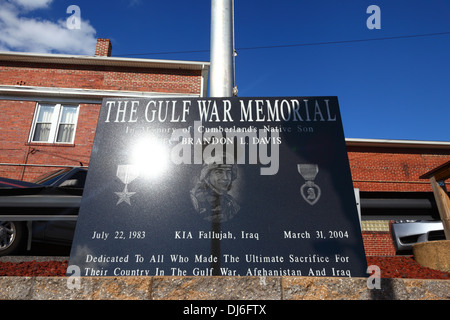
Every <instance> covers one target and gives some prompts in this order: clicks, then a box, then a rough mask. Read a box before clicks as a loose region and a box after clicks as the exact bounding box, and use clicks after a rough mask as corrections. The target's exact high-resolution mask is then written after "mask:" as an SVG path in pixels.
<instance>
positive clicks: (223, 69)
mask: <svg viewBox="0 0 450 320" xmlns="http://www.w3.org/2000/svg"><path fill="white" fill-rule="evenodd" d="M233 94H234V0H211V67H210V86H209V96H210V97H213V98H226V97H232V96H233ZM211 229H212V232H213V234H220V233H221V223H220V216H218V217H213V220H212V223H211ZM220 247H221V240H220V239H216V238H215V237H213V239H212V240H211V255H212V256H213V257H215V262H213V263H211V269H212V275H215V276H217V275H220V262H221V254H220Z"/></svg>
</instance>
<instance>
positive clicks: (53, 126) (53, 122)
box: [28, 101, 80, 145]
mask: <svg viewBox="0 0 450 320" xmlns="http://www.w3.org/2000/svg"><path fill="white" fill-rule="evenodd" d="M43 106H44V107H45V106H51V107H54V109H53V112H52V115H51V119H50V132H49V137H48V139H47V141H35V140H34V136H35V134H36V126H37V124H39V122H38V118H39V113H40V111H41V107H43ZM64 107H68V108H75V109H76V113H75V116H74V122H73V126H74V128H73V134H72V137H71V140H70V141H63V142H58V141H57V139H58V132H59V130H60V126H61V125H64V124H68V123H62V122H61V117H62V115H63V109H64ZM79 113H80V104H74V103H59V102H45V101H42V102H37V103H36V108H35V111H34V117H33V122H32V124H31V130H30V135H29V137H28V143H42V144H58V145H67V144H69V145H70V144H74V142H75V135H76V130H77V125H78V116H79Z"/></svg>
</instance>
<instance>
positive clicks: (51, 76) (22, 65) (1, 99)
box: [0, 39, 209, 180]
mask: <svg viewBox="0 0 450 320" xmlns="http://www.w3.org/2000/svg"><path fill="white" fill-rule="evenodd" d="M111 49H112V48H111V44H110V41H109V40H108V39H98V41H97V48H96V51H95V56H70V55H55V54H32V53H15V52H0V111H1V117H0V132H1V137H0V176H3V177H8V178H13V179H22V180H31V179H33V178H35V177H36V176H37V175H39V174H40V173H42V172H44V171H48V167H42V165H46V166H48V165H58V166H62V165H67V166H74V165H83V166H87V165H88V164H89V158H90V152H91V147H92V144H93V139H94V133H95V129H96V124H97V118H98V114H99V111H100V106H101V102H102V99H103V98H104V97H157V96H175V97H176V96H191V97H204V96H206V90H207V82H208V79H207V78H208V71H209V63H208V62H191V61H168V60H149V59H128V58H115V57H111V56H110V55H111Z"/></svg>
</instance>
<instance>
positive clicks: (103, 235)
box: [91, 231, 146, 240]
mask: <svg viewBox="0 0 450 320" xmlns="http://www.w3.org/2000/svg"><path fill="white" fill-rule="evenodd" d="M110 235H111V234H110V233H109V232H105V231H94V232H93V234H92V238H91V239H93V240H107V239H108V238H109V237H110ZM111 236H112V238H113V239H116V240H125V239H145V236H146V234H145V231H114V233H113V235H111Z"/></svg>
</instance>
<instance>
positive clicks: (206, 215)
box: [190, 159, 240, 222]
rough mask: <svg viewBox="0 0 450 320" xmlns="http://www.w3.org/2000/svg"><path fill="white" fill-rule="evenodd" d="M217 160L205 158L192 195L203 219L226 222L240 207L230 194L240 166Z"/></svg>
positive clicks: (195, 206) (196, 208) (194, 204)
mask: <svg viewBox="0 0 450 320" xmlns="http://www.w3.org/2000/svg"><path fill="white" fill-rule="evenodd" d="M217 162H218V163H216V161H215V160H214V159H207V160H205V163H204V164H203V167H202V169H201V172H200V177H199V178H198V180H197V182H196V184H195V186H194V188H192V190H191V191H190V196H191V200H192V204H193V206H194V208H195V210H196V211H197V212H198V213H199V214H200V216H201V217H203V219H205V220H208V221H213V222H225V221H228V220H230V219H232V218H233V217H234V216H235V215H236V214H237V213H238V211H239V209H240V206H239V204H238V203H237V201H236V200H235V198H234V197H233V195H232V194H230V191H231V189H232V187H233V183H234V182H235V180H236V179H237V175H238V168H237V165H236V164H234V163H229V162H226V161H225V160H224V161H217Z"/></svg>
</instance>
